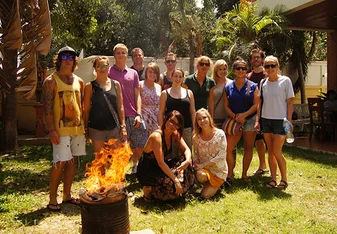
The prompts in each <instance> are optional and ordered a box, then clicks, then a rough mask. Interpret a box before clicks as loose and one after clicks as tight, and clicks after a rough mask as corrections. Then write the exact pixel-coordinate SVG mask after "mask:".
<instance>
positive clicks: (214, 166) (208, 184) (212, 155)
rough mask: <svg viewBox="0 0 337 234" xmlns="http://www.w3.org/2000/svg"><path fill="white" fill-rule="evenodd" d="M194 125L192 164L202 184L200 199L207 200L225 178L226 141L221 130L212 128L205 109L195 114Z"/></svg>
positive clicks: (226, 171)
mask: <svg viewBox="0 0 337 234" xmlns="http://www.w3.org/2000/svg"><path fill="white" fill-rule="evenodd" d="M194 123H195V128H194V129H195V134H194V136H193V146H194V157H193V164H194V169H195V170H196V177H197V180H198V181H199V182H200V183H202V184H203V188H202V190H201V197H202V198H204V199H207V198H211V197H213V196H214V195H215V194H216V192H217V191H218V189H219V188H220V186H221V185H222V184H223V183H224V182H225V180H226V178H227V173H228V167H227V162H226V149H227V140H226V136H225V133H224V132H223V130H221V129H218V128H216V127H215V126H214V122H213V119H212V118H211V115H210V114H209V113H208V111H207V110H206V109H204V108H201V109H199V110H198V111H197V112H196V114H195V121H194Z"/></svg>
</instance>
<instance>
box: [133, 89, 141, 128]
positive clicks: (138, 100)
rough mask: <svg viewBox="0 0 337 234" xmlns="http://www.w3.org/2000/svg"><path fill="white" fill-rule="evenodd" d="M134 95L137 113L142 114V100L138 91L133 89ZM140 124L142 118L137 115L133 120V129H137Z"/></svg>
mask: <svg viewBox="0 0 337 234" xmlns="http://www.w3.org/2000/svg"><path fill="white" fill-rule="evenodd" d="M134 94H135V103H136V109H137V113H138V114H141V113H142V99H141V98H140V89H139V88H135V89H134ZM141 122H142V118H141V117H140V116H139V115H138V116H136V118H135V128H139V126H140V124H141Z"/></svg>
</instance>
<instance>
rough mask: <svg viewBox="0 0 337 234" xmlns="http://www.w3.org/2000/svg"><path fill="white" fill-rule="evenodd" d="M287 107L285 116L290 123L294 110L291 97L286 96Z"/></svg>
mask: <svg viewBox="0 0 337 234" xmlns="http://www.w3.org/2000/svg"><path fill="white" fill-rule="evenodd" d="M287 109H288V113H287V118H288V120H289V122H290V123H291V119H292V115H293V112H294V105H293V98H288V100H287ZM291 125H292V124H291ZM292 129H294V128H293V127H292Z"/></svg>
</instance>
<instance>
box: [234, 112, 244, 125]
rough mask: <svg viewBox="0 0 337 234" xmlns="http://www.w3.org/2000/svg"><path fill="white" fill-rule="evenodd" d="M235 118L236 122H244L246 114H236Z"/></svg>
mask: <svg viewBox="0 0 337 234" xmlns="http://www.w3.org/2000/svg"><path fill="white" fill-rule="evenodd" d="M235 120H236V121H237V122H239V123H245V121H246V116H245V115H244V113H239V114H236V116H235Z"/></svg>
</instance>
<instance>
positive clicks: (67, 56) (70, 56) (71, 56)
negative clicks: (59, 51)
mask: <svg viewBox="0 0 337 234" xmlns="http://www.w3.org/2000/svg"><path fill="white" fill-rule="evenodd" d="M61 59H62V60H70V61H73V60H74V59H75V56H74V55H67V54H63V55H62V56H61Z"/></svg>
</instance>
